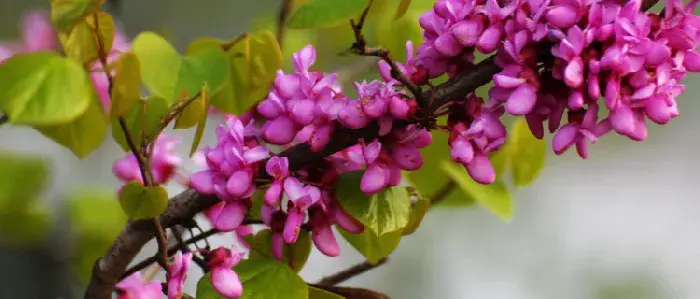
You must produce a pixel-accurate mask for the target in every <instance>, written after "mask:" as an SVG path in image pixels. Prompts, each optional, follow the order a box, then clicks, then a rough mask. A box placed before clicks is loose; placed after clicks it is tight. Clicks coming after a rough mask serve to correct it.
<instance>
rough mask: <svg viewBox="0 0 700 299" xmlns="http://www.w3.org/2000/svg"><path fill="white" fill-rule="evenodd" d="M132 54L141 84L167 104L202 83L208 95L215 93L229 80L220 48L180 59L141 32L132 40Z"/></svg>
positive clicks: (191, 92) (163, 43) (164, 44)
mask: <svg viewBox="0 0 700 299" xmlns="http://www.w3.org/2000/svg"><path fill="white" fill-rule="evenodd" d="M132 51H133V52H134V53H135V54H136V56H137V57H138V58H139V61H140V63H141V77H142V79H143V83H144V84H145V85H146V87H147V88H148V90H149V91H151V93H152V94H153V95H154V96H158V97H161V98H164V99H166V100H168V104H172V103H174V102H175V101H176V100H177V99H178V97H179V96H180V95H181V94H182V93H183V92H185V93H186V94H187V95H189V96H194V95H195V94H196V93H197V92H199V91H200V90H201V88H202V86H204V83H206V84H207V86H209V89H210V91H211V92H213V93H215V92H218V91H219V89H220V88H221V87H222V85H223V84H224V82H225V81H226V80H227V79H228V78H229V69H228V64H229V63H228V57H227V56H226V54H225V53H224V52H223V50H221V49H217V48H206V49H203V50H200V51H197V52H196V53H193V54H191V55H187V56H185V57H181V56H180V54H178V53H177V51H175V49H174V48H173V47H172V46H171V45H170V44H169V43H168V42H167V41H166V40H165V39H163V38H162V37H161V36H159V35H157V34H155V33H153V32H144V33H141V34H139V35H138V36H137V37H136V38H135V39H134V41H133V43H132Z"/></svg>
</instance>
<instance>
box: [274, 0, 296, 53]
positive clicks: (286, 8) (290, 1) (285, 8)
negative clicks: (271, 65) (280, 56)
mask: <svg viewBox="0 0 700 299" xmlns="http://www.w3.org/2000/svg"><path fill="white" fill-rule="evenodd" d="M292 6H294V0H282V5H281V6H280V11H279V14H278V15H277V43H278V44H279V45H280V48H284V46H283V45H284V34H285V32H286V31H287V30H286V29H287V26H285V25H286V23H287V18H289V14H290V13H292Z"/></svg>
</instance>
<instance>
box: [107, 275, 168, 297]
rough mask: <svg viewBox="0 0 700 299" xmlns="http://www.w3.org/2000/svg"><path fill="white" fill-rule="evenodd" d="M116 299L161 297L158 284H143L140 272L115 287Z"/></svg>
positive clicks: (160, 288)
mask: <svg viewBox="0 0 700 299" xmlns="http://www.w3.org/2000/svg"><path fill="white" fill-rule="evenodd" d="M116 288H117V293H118V295H117V298H118V299H160V298H161V297H162V296H163V293H162V287H161V286H160V283H158V282H156V281H153V282H149V283H146V284H144V281H143V280H142V278H141V272H138V271H137V272H134V273H133V274H131V275H129V276H128V277H126V278H124V280H122V281H120V282H119V283H117V285H116Z"/></svg>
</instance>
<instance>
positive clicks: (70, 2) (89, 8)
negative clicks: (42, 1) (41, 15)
mask: <svg viewBox="0 0 700 299" xmlns="http://www.w3.org/2000/svg"><path fill="white" fill-rule="evenodd" d="M102 2H104V0H51V22H52V23H53V25H54V26H56V28H57V29H59V30H60V31H68V30H70V29H71V28H73V26H74V25H75V24H76V23H77V22H78V21H80V20H81V19H82V18H83V17H84V16H86V15H88V14H90V13H93V12H97V11H99V10H100V6H102Z"/></svg>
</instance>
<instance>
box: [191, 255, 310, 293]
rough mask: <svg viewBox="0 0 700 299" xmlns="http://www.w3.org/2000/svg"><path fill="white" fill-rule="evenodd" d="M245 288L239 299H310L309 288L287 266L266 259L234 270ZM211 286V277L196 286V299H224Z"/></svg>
mask: <svg viewBox="0 0 700 299" xmlns="http://www.w3.org/2000/svg"><path fill="white" fill-rule="evenodd" d="M233 270H234V271H236V273H237V274H238V278H239V279H240V280H241V283H242V284H243V295H242V296H241V297H240V298H239V299H282V298H284V299H308V298H309V286H308V285H307V284H306V282H304V280H303V279H302V278H301V277H299V275H297V274H296V273H295V272H294V271H292V270H291V269H289V267H287V265H285V264H283V263H280V262H278V261H277V260H274V259H271V258H265V257H256V258H252V257H251V258H249V259H247V260H243V261H241V262H240V263H239V264H238V265H236V267H234V268H233ZM223 298H224V297H222V296H220V295H219V294H217V293H216V291H215V290H214V287H213V286H212V285H211V273H207V274H206V275H204V277H202V278H201V279H200V280H199V282H198V283H197V299H223Z"/></svg>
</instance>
